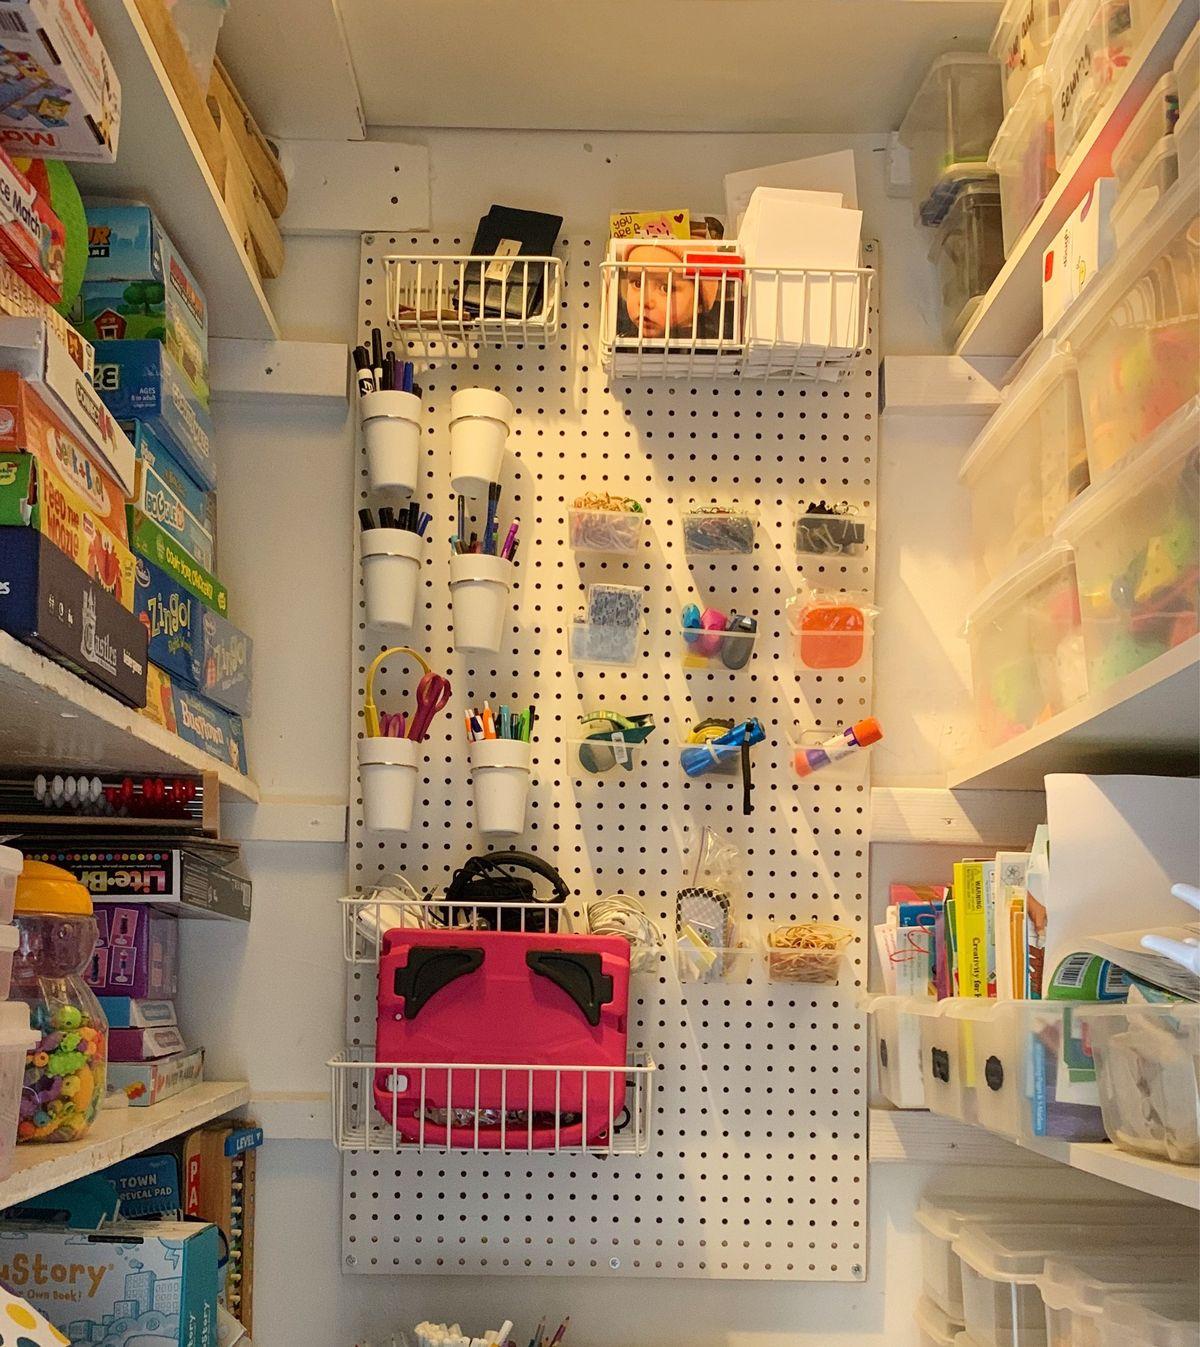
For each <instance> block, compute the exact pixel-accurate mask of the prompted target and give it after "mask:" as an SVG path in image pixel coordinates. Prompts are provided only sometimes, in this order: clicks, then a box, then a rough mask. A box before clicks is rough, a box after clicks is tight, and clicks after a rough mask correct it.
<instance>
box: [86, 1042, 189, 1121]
mask: <svg viewBox="0 0 1200 1347" xmlns="http://www.w3.org/2000/svg"><path fill="white" fill-rule="evenodd" d="M107 1079H108V1083H109V1084H110V1085H113V1086H116V1088H117V1089H118V1090H124V1091H125V1097H126V1099H128V1100H129V1102H130V1104H131V1105H132V1106H133V1107H134V1108H149V1107H150V1105H151V1104H160V1103H162V1101H163V1100H164V1099H170V1098H171V1096H172V1095H176V1094H179V1093H180V1091H181V1090H186V1089H187V1088H188V1086H190V1085H198V1084H199V1083H200V1082H201V1081H202V1080H203V1079H204V1049H203V1048H196V1050H195V1051H194V1052H179V1053H176V1054H175V1056H173V1057H161V1058H159V1060H158V1061H156V1062H109V1064H108V1077H107Z"/></svg>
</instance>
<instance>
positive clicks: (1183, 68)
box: [1172, 24, 1200, 115]
mask: <svg viewBox="0 0 1200 1347" xmlns="http://www.w3.org/2000/svg"><path fill="white" fill-rule="evenodd" d="M1172 74H1174V76H1175V88H1176V93H1177V94H1178V95H1179V111H1180V114H1181V115H1182V113H1183V111H1184V110H1185V109H1186V108H1187V107H1188V106H1189V105H1190V104H1192V103H1196V102H1197V100H1198V99H1200V24H1197V25H1196V27H1195V28H1193V29H1192V31H1191V33H1190V34H1189V36H1188V38H1187V41H1186V42H1184V44H1183V46H1182V47H1180V48H1179V55H1178V56H1176V58H1175V64H1174V66H1173V67H1172Z"/></svg>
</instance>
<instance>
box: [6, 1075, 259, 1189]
mask: <svg viewBox="0 0 1200 1347" xmlns="http://www.w3.org/2000/svg"><path fill="white" fill-rule="evenodd" d="M249 1099H250V1087H249V1085H246V1084H244V1083H243V1082H241V1081H234V1082H230V1081H206V1082H205V1083H204V1084H202V1085H193V1086H192V1087H191V1088H190V1089H188V1090H183V1091H181V1092H180V1093H179V1094H177V1095H175V1096H174V1097H173V1098H171V1099H164V1100H163V1102H162V1103H161V1104H151V1105H150V1107H149V1108H122V1109H102V1110H101V1111H100V1116H99V1117H98V1118H97V1119H96V1123H95V1126H94V1127H93V1128H92V1130H91V1131H90V1132H89V1133H88V1134H87V1136H85V1137H83V1138H82V1139H81V1140H79V1141H64V1142H60V1143H57V1144H52V1143H50V1142H46V1143H44V1144H32V1143H31V1144H28V1145H24V1146H18V1147H17V1155H16V1164H15V1166H14V1168H13V1172H12V1174H11V1175H10V1176H9V1177H8V1178H7V1179H5V1180H4V1181H3V1182H0V1207H11V1206H13V1205H15V1204H16V1203H18V1202H24V1201H25V1200H26V1199H27V1198H30V1197H35V1196H37V1194H38V1193H47V1192H49V1191H50V1189H51V1188H57V1187H59V1186H60V1185H61V1184H64V1183H70V1182H71V1181H72V1179H79V1178H82V1177H83V1176H84V1175H85V1174H94V1173H95V1172H96V1171H97V1170H98V1169H105V1168H106V1167H107V1166H108V1165H114V1164H116V1162H117V1161H118V1160H124V1159H125V1158H126V1157H127V1156H130V1155H137V1154H138V1152H139V1151H144V1150H147V1149H149V1148H150V1147H151V1146H157V1145H158V1144H159V1143H160V1142H163V1141H168V1140H170V1138H171V1137H177V1136H179V1135H181V1134H182V1133H184V1132H190V1131H191V1130H192V1128H193V1127H199V1126H200V1125H201V1124H202V1123H206V1122H208V1121H209V1120H210V1119H212V1118H219V1117H221V1115H222V1114H224V1113H229V1112H230V1111H231V1110H233V1109H236V1108H241V1107H242V1105H243V1104H246V1103H248V1102H249Z"/></svg>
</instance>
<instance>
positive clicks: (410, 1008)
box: [393, 945, 483, 1020]
mask: <svg viewBox="0 0 1200 1347" xmlns="http://www.w3.org/2000/svg"><path fill="white" fill-rule="evenodd" d="M482 963H483V950H482V949H480V948H479V947H478V946H477V945H473V946H466V945H413V946H411V948H410V949H409V951H408V962H407V963H406V964H405V965H404V967H403V968H397V969H396V976H395V981H394V983H393V990H394V991H395V993H396V995H397V996H403V997H404V1018H405V1019H406V1020H415V1019H416V1018H417V1016H418V1015H419V1014H420V1013H421V1010H422V1008H423V1007H424V1006H426V1005H427V1004H428V1003H429V1000H430V998H431V997H434V996H436V995H437V994H438V992H440V991H441V990H442V988H443V987H448V986H449V985H450V984H451V983H452V982H456V981H457V980H458V979H459V978H461V977H466V975H467V974H468V973H473V972H474V971H475V970H476V969H477V968H479V967H480V966H481V965H482Z"/></svg>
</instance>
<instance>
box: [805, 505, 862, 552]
mask: <svg viewBox="0 0 1200 1347" xmlns="http://www.w3.org/2000/svg"><path fill="white" fill-rule="evenodd" d="M874 531H875V526H874V524H873V523H872V522H871V520H870V519H868V518H867V517H866V516H865V515H861V514H859V513H858V512H857V511H856V510H854V509H853V508H850V509H845V510H839V511H837V512H836V513H829V512H827V511H825V510H812V509H807V508H803V507H801V508H800V509H797V511H796V529H795V543H796V551H797V553H799V554H800V555H801V556H802V557H861V556H864V555H865V554H866V551H867V549H868V548H869V547H870V545H871V537H872V534H873V533H874Z"/></svg>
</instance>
